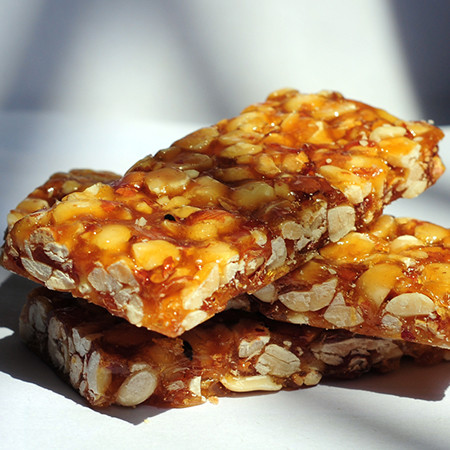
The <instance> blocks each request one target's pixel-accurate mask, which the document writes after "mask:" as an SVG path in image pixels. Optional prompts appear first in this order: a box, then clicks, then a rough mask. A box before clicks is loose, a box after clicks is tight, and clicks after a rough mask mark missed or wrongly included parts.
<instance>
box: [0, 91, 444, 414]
mask: <svg viewBox="0 0 450 450" xmlns="http://www.w3.org/2000/svg"><path fill="white" fill-rule="evenodd" d="M442 137H443V134H442V132H441V131H440V130H439V129H438V128H436V127H434V126H432V125H430V124H428V123H425V122H405V121H402V120H400V119H397V118H395V117H393V116H391V115H390V114H388V113H386V112H385V111H383V110H380V109H376V108H373V107H370V106H368V105H365V104H363V103H360V102H356V101H351V100H347V99H345V98H343V97H342V96H341V95H339V94H336V93H329V92H322V93H319V94H314V95H304V94H300V93H299V92H297V91H294V90H284V91H278V92H275V93H273V94H271V95H270V96H269V97H268V99H267V100H266V101H265V102H263V103H260V104H255V105H252V106H250V107H248V108H246V109H245V110H244V111H243V112H242V113H241V114H240V115H239V116H237V117H235V118H233V119H230V120H223V121H221V122H219V123H217V124H216V125H214V126H211V127H208V128H203V129H201V130H198V131H196V132H194V133H192V134H191V135H188V136H186V137H185V138H183V139H181V140H179V141H177V142H175V143H174V144H173V145H172V146H171V147H169V148H168V149H165V150H162V151H160V152H158V153H156V155H154V156H148V157H146V158H144V159H143V160H141V161H139V162H138V163H136V164H135V165H134V166H133V167H132V168H131V169H129V170H128V171H127V172H126V174H125V175H124V176H122V177H121V176H118V175H115V174H112V173H109V172H100V173H97V172H93V171H72V172H70V173H67V174H65V173H59V174H56V175H54V176H53V177H52V178H50V180H48V181H47V182H46V183H45V184H44V185H43V186H41V187H39V188H37V189H36V190H35V191H33V193H31V194H30V195H29V197H28V198H27V199H26V200H24V201H23V202H22V203H21V204H19V205H18V206H17V207H16V208H15V209H14V210H13V211H12V212H11V213H10V215H9V216H8V231H7V234H6V239H5V241H6V242H5V245H4V248H3V255H2V264H3V265H4V266H5V267H6V268H7V269H9V270H12V271H13V272H16V273H18V274H20V275H23V276H25V277H27V278H30V279H32V280H34V281H37V282H39V283H41V284H43V285H45V286H46V287H47V288H48V289H50V290H52V291H58V292H60V293H57V292H52V291H49V290H48V289H44V288H41V289H40V290H37V291H35V292H34V293H32V294H31V296H30V299H29V301H28V303H27V304H26V306H25V307H24V310H23V313H22V316H21V334H22V336H23V339H24V340H25V342H27V343H28V344H29V345H30V346H31V347H32V348H34V349H35V350H36V351H38V352H39V353H41V354H42V355H43V356H44V357H46V358H47V359H48V360H49V361H50V362H51V364H52V365H54V366H55V367H56V368H57V370H58V371H59V372H60V373H62V374H63V375H64V376H65V377H67V379H68V380H69V381H70V383H71V384H72V385H73V386H74V387H75V388H76V389H77V390H79V392H80V393H81V394H82V395H83V396H84V397H85V398H87V399H88V401H89V403H91V404H93V405H98V406H106V405H109V404H111V403H117V404H121V405H136V404H139V403H141V402H144V401H147V402H149V403H152V404H158V405H160V404H163V405H169V406H188V405H192V404H197V403H200V402H202V401H205V399H206V398H210V397H214V396H216V395H224V394H225V393H227V392H229V391H237V392H240V391H252V390H272V391H273V390H279V389H281V388H296V387H299V386H303V385H313V384H317V383H318V382H319V380H320V379H321V377H322V376H340V377H352V376H356V375H358V374H360V373H363V372H365V371H367V370H370V369H371V368H374V369H380V370H388V369H391V368H393V367H395V366H396V364H397V363H398V361H399V359H400V358H401V357H402V356H403V355H408V356H412V357H413V358H416V359H418V360H420V361H432V362H436V361H440V360H442V359H444V358H446V354H447V353H446V352H447V350H446V349H448V348H449V347H450V345H449V342H450V341H449V339H450V327H449V308H448V302H449V283H450V281H449V267H450V266H449V244H450V232H449V230H448V229H445V228H443V227H438V226H436V225H432V224H428V223H425V222H419V221H415V220H413V219H394V218H392V217H389V216H381V214H382V210H383V207H384V206H385V205H387V204H388V203H390V202H391V201H393V200H395V199H396V198H399V197H404V198H412V197H414V196H417V195H419V194H420V193H422V192H423V191H424V190H425V189H426V188H427V187H428V186H430V185H431V184H433V183H434V182H435V181H436V180H437V179H438V178H439V176H440V175H441V174H442V173H443V170H444V169H443V165H442V163H441V161H440V159H439V156H438V155H437V145H438V142H439V140H440V139H442ZM64 293H66V294H64ZM68 294H71V295H68ZM74 297H76V298H78V300H75V299H74ZM81 299H85V300H86V301H87V302H86V301H84V300H81ZM93 304H95V305H93ZM232 308H234V309H236V308H237V309H241V310H240V311H237V310H235V311H225V312H223V311H224V310H225V309H232ZM242 309H246V310H247V311H242ZM257 311H259V312H257ZM260 313H262V314H263V315H261V314H260ZM213 316H214V317H213ZM264 316H266V317H264ZM274 319H275V320H274ZM287 322H292V323H293V324H292V323H291V324H289V323H287ZM298 324H303V325H298ZM305 324H306V325H305ZM313 327H316V328H313ZM330 328H334V329H335V330H330ZM429 344H431V345H432V346H433V347H432V346H430V345H429Z"/></svg>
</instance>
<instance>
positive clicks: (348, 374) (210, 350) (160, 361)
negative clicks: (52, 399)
mask: <svg viewBox="0 0 450 450" xmlns="http://www.w3.org/2000/svg"><path fill="white" fill-rule="evenodd" d="M20 331H21V336H22V339H23V340H24V341H25V343H26V344H27V345H28V346H29V347H31V348H32V349H33V350H34V351H36V352H37V353H39V354H40V355H41V356H42V357H43V358H44V359H46V360H47V361H48V362H49V363H50V365H52V366H53V367H54V368H55V369H56V370H57V372H58V373H60V374H61V375H62V376H63V377H64V378H65V379H66V380H67V381H68V382H69V383H70V384H71V385H72V386H73V387H74V389H76V390H77V391H78V392H79V393H80V394H81V395H82V396H83V397H84V398H86V400H87V401H88V402H89V403H90V404H91V405H93V406H100V407H105V406H109V405H111V404H118V405H122V406H135V405H138V404H140V403H147V404H151V405H158V406H164V407H185V406H193V405H198V404H200V403H203V402H205V401H206V400H211V401H215V399H216V397H218V396H225V395H230V394H231V393H232V392H252V391H278V390H280V389H298V388H301V387H308V386H313V385H316V384H317V383H319V382H320V380H321V379H322V377H325V378H330V377H334V378H354V377H357V376H360V375H362V374H364V373H365V372H368V371H370V370H377V371H381V372H386V371H389V370H393V369H395V368H397V367H398V364H399V361H400V358H401V357H402V356H404V355H408V356H412V357H413V358H415V359H416V360H417V361H418V362H419V363H426V364H431V363H437V362H440V361H441V360H443V359H445V358H446V357H448V352H447V351H445V350H443V349H436V348H433V347H429V346H420V345H417V344H411V343H406V342H402V341H391V340H384V339H376V338H369V337H364V336H359V335H355V334H352V333H349V332H346V331H342V330H341V331H329V330H320V329H316V328H311V327H307V326H299V325H292V324H287V323H276V322H273V321H269V320H267V319H264V318H263V317H260V316H255V315H251V314H246V313H244V312H243V311H226V312H224V313H221V314H218V315H216V317H214V318H212V319H211V320H209V321H208V322H206V323H203V324H201V325H199V326H198V327H196V328H195V329H193V330H191V331H188V332H186V333H184V334H183V335H182V336H180V337H179V338H168V337H165V336H161V335H159V334H157V333H154V332H151V331H149V330H146V329H143V328H137V327H135V326H133V325H131V324H129V323H128V322H125V321H123V320H121V319H118V318H114V317H113V316H111V315H110V314H108V313H107V312H106V311H105V310H104V309H103V308H98V307H97V306H94V305H89V304H88V303H86V302H84V301H83V300H78V301H77V300H74V299H72V298H70V297H69V296H64V294H61V293H55V292H51V291H48V290H46V289H45V288H40V289H38V290H35V291H34V292H33V293H32V294H31V295H30V298H29V300H28V302H27V304H26V305H25V307H24V309H23V311H22V314H21V322H20Z"/></svg>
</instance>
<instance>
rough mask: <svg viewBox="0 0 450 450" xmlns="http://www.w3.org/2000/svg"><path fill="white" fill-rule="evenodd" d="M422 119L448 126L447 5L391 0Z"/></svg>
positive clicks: (449, 10)
mask: <svg viewBox="0 0 450 450" xmlns="http://www.w3.org/2000/svg"><path fill="white" fill-rule="evenodd" d="M390 5H391V7H392V12H393V16H394V19H395V23H396V25H397V27H396V28H397V31H398V38H399V42H400V43H401V45H402V47H403V51H404V55H405V59H406V62H407V65H408V69H409V72H410V75H411V80H412V81H413V84H414V88H415V91H416V94H417V96H418V99H419V102H420V106H421V109H422V111H423V113H424V114H425V116H424V117H423V118H424V119H433V120H434V121H435V122H436V123H437V124H440V125H445V124H450V2H449V1H447V0H428V1H423V0H391V2H390Z"/></svg>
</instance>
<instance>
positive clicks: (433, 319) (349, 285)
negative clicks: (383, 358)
mask: <svg viewBox="0 0 450 450" xmlns="http://www.w3.org/2000/svg"><path fill="white" fill-rule="evenodd" d="M261 294H262V295H261ZM255 295H256V296H257V297H259V298H260V300H261V302H260V303H259V304H260V308H261V311H262V312H263V313H264V314H266V315H268V316H269V317H271V318H274V319H277V320H286V321H288V322H293V323H304V324H309V325H312V326H316V327H323V328H344V329H347V330H350V331H353V332H358V333H361V334H365V335H368V336H378V337H382V338H391V339H404V340H406V341H412V342H418V343H421V344H430V345H434V346H438V347H443V348H450V230H449V229H448V228H445V227H441V226H438V225H434V224H431V223H429V222H424V221H420V220H416V219H411V218H397V219H395V218H393V217H391V216H388V215H384V216H381V217H380V218H379V219H378V220H376V221H375V222H374V223H372V225H371V226H370V227H369V228H368V229H367V230H366V231H364V232H362V231H361V232H351V233H349V234H348V235H347V236H346V237H344V238H342V239H341V240H340V241H338V242H336V243H331V244H328V245H327V246H325V247H323V248H321V249H320V250H319V255H318V256H317V257H315V258H313V259H311V260H310V261H309V262H308V263H307V264H305V265H304V266H302V267H301V268H300V269H297V270H295V271H293V272H291V273H290V274H288V275H286V276H285V277H283V278H281V279H279V280H277V281H276V282H275V283H273V284H272V285H270V288H267V287H266V290H265V291H264V290H263V291H262V293H258V292H257V293H256V294H255Z"/></svg>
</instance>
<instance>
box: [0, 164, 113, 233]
mask: <svg viewBox="0 0 450 450" xmlns="http://www.w3.org/2000/svg"><path fill="white" fill-rule="evenodd" d="M119 178H120V175H117V174H115V173H113V172H108V171H98V170H91V169H73V170H71V171H69V172H57V173H55V174H53V175H52V176H51V177H50V178H49V179H48V180H47V181H46V182H45V183H44V184H43V185H42V186H39V187H37V188H36V189H35V190H34V191H33V192H31V193H30V194H29V195H28V196H27V198H26V199H25V200H23V201H21V202H20V203H19V204H18V205H17V206H16V207H15V208H14V209H13V210H11V212H10V213H9V214H8V228H11V227H12V226H13V225H14V224H15V223H16V222H17V221H18V220H19V219H21V218H22V217H24V216H26V215H27V214H31V213H33V212H36V211H39V210H41V209H47V208H49V207H50V206H53V205H54V204H55V202H57V201H59V200H62V199H63V198H64V197H65V196H66V195H68V194H71V193H72V192H77V191H84V190H85V189H86V188H88V187H90V186H92V185H93V184H95V183H110V182H111V181H114V180H117V179H119Z"/></svg>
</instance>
